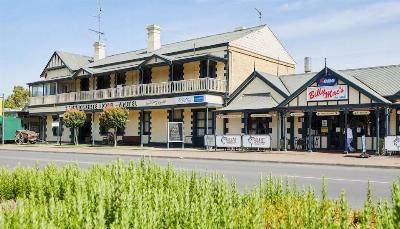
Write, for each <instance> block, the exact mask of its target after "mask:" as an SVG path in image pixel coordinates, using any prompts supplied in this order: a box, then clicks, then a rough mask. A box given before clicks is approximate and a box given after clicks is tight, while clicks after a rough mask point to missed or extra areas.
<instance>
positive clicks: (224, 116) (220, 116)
mask: <svg viewBox="0 0 400 229" xmlns="http://www.w3.org/2000/svg"><path fill="white" fill-rule="evenodd" d="M241 117H242V115H240V114H232V115H224V114H219V115H217V118H241Z"/></svg>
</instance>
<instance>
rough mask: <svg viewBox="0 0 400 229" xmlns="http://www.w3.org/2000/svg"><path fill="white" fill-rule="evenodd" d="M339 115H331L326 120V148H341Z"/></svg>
mask: <svg viewBox="0 0 400 229" xmlns="http://www.w3.org/2000/svg"><path fill="white" fill-rule="evenodd" d="M342 119H343V118H342V116H341V115H337V116H331V117H329V119H328V120H327V121H328V149H331V150H340V149H342V148H343V145H342V144H343V127H342V125H340V123H341V120H342Z"/></svg>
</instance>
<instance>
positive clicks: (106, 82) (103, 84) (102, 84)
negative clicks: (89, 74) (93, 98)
mask: <svg viewBox="0 0 400 229" xmlns="http://www.w3.org/2000/svg"><path fill="white" fill-rule="evenodd" d="M110 85H111V79H110V76H98V77H97V89H98V90H100V89H107V88H110Z"/></svg>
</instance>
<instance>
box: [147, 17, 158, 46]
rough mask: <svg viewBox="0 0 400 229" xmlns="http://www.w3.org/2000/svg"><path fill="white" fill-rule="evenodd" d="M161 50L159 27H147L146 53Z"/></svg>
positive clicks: (153, 25)
mask: <svg viewBox="0 0 400 229" xmlns="http://www.w3.org/2000/svg"><path fill="white" fill-rule="evenodd" d="M159 48H161V39H160V26H158V25H155V24H152V25H149V26H148V27H147V52H153V51H155V50H157V49H159Z"/></svg>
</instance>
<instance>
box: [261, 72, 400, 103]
mask: <svg viewBox="0 0 400 229" xmlns="http://www.w3.org/2000/svg"><path fill="white" fill-rule="evenodd" d="M334 71H335V72H337V73H338V74H340V75H341V76H343V77H345V78H346V79H348V80H350V81H352V82H354V83H355V84H357V85H360V87H362V88H363V89H364V90H366V91H368V92H370V93H372V94H375V95H376V96H378V95H379V96H380V97H382V98H383V97H387V96H393V95H395V94H397V93H400V65H388V66H377V67H369V68H357V69H344V70H334ZM317 73H318V72H310V73H301V74H291V75H283V76H279V79H280V81H281V82H282V83H283V85H284V86H285V88H286V89H287V90H288V91H289V93H290V94H292V93H293V92H295V91H296V90H297V89H299V88H300V87H301V86H302V85H303V84H305V83H306V82H307V81H309V80H310V79H311V78H313V77H314V76H315V75H316V74H317ZM260 74H262V75H270V74H267V73H260ZM275 77H277V76H275ZM269 78H271V79H272V77H269ZM270 81H271V82H274V81H273V80H270ZM275 81H276V80H275ZM275 84H276V86H277V87H282V86H281V84H280V83H279V82H276V83H275Z"/></svg>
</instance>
